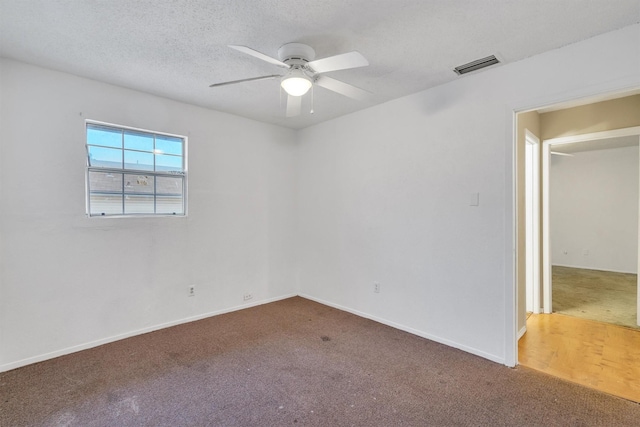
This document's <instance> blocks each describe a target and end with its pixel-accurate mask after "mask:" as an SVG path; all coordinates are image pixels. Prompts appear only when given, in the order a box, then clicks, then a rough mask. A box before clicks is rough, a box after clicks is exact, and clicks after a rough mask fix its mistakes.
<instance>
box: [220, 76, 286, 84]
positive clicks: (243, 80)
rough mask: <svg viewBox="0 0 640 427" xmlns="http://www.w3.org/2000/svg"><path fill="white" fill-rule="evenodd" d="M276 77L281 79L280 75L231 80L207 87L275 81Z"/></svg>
mask: <svg viewBox="0 0 640 427" xmlns="http://www.w3.org/2000/svg"><path fill="white" fill-rule="evenodd" d="M276 77H282V76H281V75H280V74H273V75H271V76H261V77H250V78H248V79H240V80H232V81H230V82H222V83H214V84H212V85H209V87H218V86H226V85H233V84H236V83H242V82H252V81H255V80H268V79H275V78H276Z"/></svg>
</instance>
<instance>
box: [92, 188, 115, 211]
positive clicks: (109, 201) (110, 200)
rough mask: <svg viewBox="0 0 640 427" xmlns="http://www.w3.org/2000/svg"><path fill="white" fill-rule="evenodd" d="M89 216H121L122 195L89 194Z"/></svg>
mask: <svg viewBox="0 0 640 427" xmlns="http://www.w3.org/2000/svg"><path fill="white" fill-rule="evenodd" d="M89 204H90V208H91V210H90V212H89V214H90V215H121V214H122V194H100V193H93V192H92V193H91V195H90V198H89Z"/></svg>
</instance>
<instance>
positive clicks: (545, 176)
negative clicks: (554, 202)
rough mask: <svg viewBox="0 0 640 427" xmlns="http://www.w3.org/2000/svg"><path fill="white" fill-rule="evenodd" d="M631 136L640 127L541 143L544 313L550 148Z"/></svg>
mask: <svg viewBox="0 0 640 427" xmlns="http://www.w3.org/2000/svg"><path fill="white" fill-rule="evenodd" d="M632 135H640V126H635V127H630V128H624V129H616V130H608V131H603V132H594V133H585V134H582V135H572V136H565V137H561V138H553V139H546V140H544V141H542V305H543V311H544V312H545V313H551V312H552V302H551V290H552V285H551V231H550V220H549V166H550V156H551V147H552V146H554V145H562V144H572V143H576V142H586V141H593V140H597V139H607V138H616V137H621V136H632ZM639 217H640V215H639ZM638 223H639V224H640V218H639V220H638ZM639 237H640V233H639ZM639 245H640V240H639ZM638 252H639V253H640V247H639V248H638ZM638 258H639V260H640V255H639V256H638ZM639 285H640V283H639ZM638 308H640V296H639V297H638ZM637 320H638V321H640V318H638V319H637ZM639 324H640V323H639Z"/></svg>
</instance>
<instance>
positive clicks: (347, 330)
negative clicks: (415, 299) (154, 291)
mask: <svg viewBox="0 0 640 427" xmlns="http://www.w3.org/2000/svg"><path fill="white" fill-rule="evenodd" d="M638 420H640V405H638V404H635V403H632V402H629V401H627V400H623V399H620V398H616V397H613V396H610V395H606V394H603V393H600V392H597V391H595V390H591V389H588V388H584V387H581V386H578V385H575V384H572V383H568V382H565V381H563V380H560V379H557V378H554V377H551V376H547V375H545V374H541V373H538V372H536V371H533V370H530V369H527V368H523V367H519V368H517V369H510V368H507V367H505V366H502V365H500V364H497V363H493V362H490V361H488V360H486V359H482V358H480V357H477V356H474V355H471V354H469V353H465V352H463V351H460V350H456V349H453V348H451V347H447V346H444V345H441V344H438V343H435V342H433V341H429V340H426V339H423V338H420V337H417V336H414V335H411V334H408V333H405V332H402V331H399V330H397V329H393V328H390V327H387V326H384V325H381V324H379V323H376V322H373V321H370V320H366V319H363V318H360V317H357V316H354V315H351V314H349V313H345V312H342V311H339V310H336V309H333V308H330V307H327V306H324V305H321V304H317V303H314V302H311V301H309V300H306V299H303V298H298V297H297V298H291V299H287V300H283V301H279V302H275V303H272V304H266V305H262V306H258V307H253V308H249V309H246V310H241V311H238V312H233V313H229V314H225V315H220V316H216V317H212V318H208V319H204V320H200V321H197V322H192V323H189V324H184V325H180V326H176V327H172V328H167V329H163V330H160V331H156V332H153V333H149V334H145V335H140V336H136V337H133V338H129V339H125V340H121V341H118V342H114V343H111V344H107V345H103V346H100V347H96V348H93V349H90V350H85V351H82V352H78V353H74V354H71V355H67V356H63V357H59V358H56V359H52V360H49V361H46V362H42V363H37V364H33V365H29V366H26V367H23V368H19V369H15V370H12V371H9V372H5V373H1V374H0V425H1V426H3V427H4V426H591V425H597V426H632V425H635V426H637V425H638Z"/></svg>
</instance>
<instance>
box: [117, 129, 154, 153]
mask: <svg viewBox="0 0 640 427" xmlns="http://www.w3.org/2000/svg"><path fill="white" fill-rule="evenodd" d="M124 148H128V149H130V150H141V151H148V152H152V151H153V135H151V134H148V133H141V132H132V131H125V133H124Z"/></svg>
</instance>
